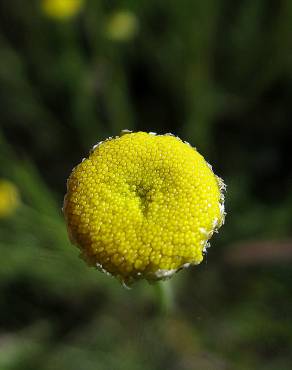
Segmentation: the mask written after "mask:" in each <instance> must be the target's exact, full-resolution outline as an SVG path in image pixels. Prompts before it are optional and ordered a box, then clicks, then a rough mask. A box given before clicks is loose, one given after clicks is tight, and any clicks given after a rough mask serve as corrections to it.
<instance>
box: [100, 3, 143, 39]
mask: <svg viewBox="0 0 292 370" xmlns="http://www.w3.org/2000/svg"><path fill="white" fill-rule="evenodd" d="M137 31H138V19H137V18H136V16H135V14H134V13H132V12H130V11H127V10H123V11H118V12H115V13H113V14H112V15H111V16H110V17H109V18H108V21H107V23H106V27H105V33H106V36H107V37H108V38H109V39H111V40H115V41H128V40H130V39H132V38H133V37H134V36H135V35H136V33H137Z"/></svg>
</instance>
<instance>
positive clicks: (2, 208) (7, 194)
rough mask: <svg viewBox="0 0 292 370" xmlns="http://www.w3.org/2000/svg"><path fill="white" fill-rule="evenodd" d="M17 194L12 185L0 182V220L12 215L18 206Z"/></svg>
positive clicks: (4, 181) (8, 182) (3, 181)
mask: <svg viewBox="0 0 292 370" xmlns="http://www.w3.org/2000/svg"><path fill="white" fill-rule="evenodd" d="M19 203H20V200H19V193H18V190H17V188H16V186H15V185H14V184H12V183H11V182H10V181H7V180H0V218H5V217H8V216H10V215H12V214H13V213H14V212H15V210H16V209H17V207H18V206H19Z"/></svg>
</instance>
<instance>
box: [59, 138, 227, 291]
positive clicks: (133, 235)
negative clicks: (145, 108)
mask: <svg viewBox="0 0 292 370" xmlns="http://www.w3.org/2000/svg"><path fill="white" fill-rule="evenodd" d="M223 190H224V184H223V181H222V180H221V179H220V178H218V177H217V176H216V175H214V173H213V171H212V169H211V166H210V165H209V164H208V163H207V162H206V161H205V159H204V158H203V157H202V156H201V155H200V154H199V153H198V152H197V150H196V149H194V148H193V147H191V146H190V145H189V144H188V143H185V142H183V141H181V140H180V139H179V138H177V137H175V136H173V135H171V134H166V135H156V134H154V133H145V132H136V133H132V132H129V131H123V132H122V135H121V136H117V137H114V138H109V139H107V140H106V141H104V142H101V143H99V144H97V145H96V146H95V147H94V148H93V149H92V151H91V153H90V155H89V157H88V158H87V159H84V160H83V161H82V163H80V164H79V165H78V166H77V167H75V168H74V169H73V171H72V174H71V175H70V177H69V179H68V182H67V194H66V196H65V200H64V215H65V219H66V223H67V228H68V232H69V236H70V239H71V241H72V242H73V243H75V244H77V245H78V246H79V248H80V250H81V256H82V257H83V258H84V259H85V260H86V261H87V262H88V264H90V265H92V266H96V267H98V268H99V269H100V270H102V271H104V272H107V273H109V274H112V275H114V276H116V277H117V278H118V279H119V280H121V281H123V282H124V283H126V284H129V283H131V282H133V281H135V280H137V279H140V278H145V279H147V280H159V279H166V278H168V277H170V276H171V275H173V274H174V273H175V272H176V271H178V270H179V269H181V268H184V267H188V266H189V265H196V264H199V263H200V262H201V261H202V259H203V254H204V252H205V251H206V248H207V247H208V240H209V239H210V237H211V236H212V234H213V232H214V231H216V230H217V229H218V228H219V227H220V226H221V225H222V224H223V221H224V215H225V213H224V196H223Z"/></svg>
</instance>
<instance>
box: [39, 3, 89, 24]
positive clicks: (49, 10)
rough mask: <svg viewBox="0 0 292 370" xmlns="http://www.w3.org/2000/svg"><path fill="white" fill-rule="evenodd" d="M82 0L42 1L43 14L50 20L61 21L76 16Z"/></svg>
mask: <svg viewBox="0 0 292 370" xmlns="http://www.w3.org/2000/svg"><path fill="white" fill-rule="evenodd" d="M83 4H84V0H42V4H41V5H42V10H43V12H44V13H45V14H46V15H47V16H48V17H51V18H55V19H59V20H63V19H68V18H71V17H74V16H75V15H76V14H78V13H79V12H80V10H81V8H82V6H83Z"/></svg>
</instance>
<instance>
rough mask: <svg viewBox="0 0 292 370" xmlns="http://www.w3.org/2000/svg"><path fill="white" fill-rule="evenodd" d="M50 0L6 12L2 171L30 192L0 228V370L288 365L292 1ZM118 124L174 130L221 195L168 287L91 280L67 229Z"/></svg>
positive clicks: (291, 343)
mask: <svg viewBox="0 0 292 370" xmlns="http://www.w3.org/2000/svg"><path fill="white" fill-rule="evenodd" d="M48 1H50V0H48ZM51 1H53V0H51ZM55 1H56V0H55ZM59 1H60V2H62V1H63V0H59ZM71 1H73V0H71ZM71 1H70V0H67V2H68V3H70V2H71ZM43 3H44V2H43V1H36V0H35V1H26V2H25V4H24V1H23V0H11V1H1V2H0V177H1V181H2V182H3V181H6V183H7V181H9V183H8V184H10V186H11V188H12V189H14V191H17V192H18V193H19V198H20V200H19V201H18V202H16V203H18V206H16V205H15V204H14V205H13V204H11V205H10V206H9V202H8V203H7V204H8V205H7V206H6V208H7V212H5V209H4V211H3V214H2V216H1V219H0V253H1V264H0V310H1V315H0V368H1V369H3V370H33V369H39V370H51V369H52V370H53V369H54V370H59V369H60V370H61V369H62V370H63V369H70V370H75V369H76V370H79V369H86V370H87V369H88V370H91V369H92V370H108V369H117V370H122V369H125V370H131V369H135V370H140V369H141V370H144V369H145V370H148V369H151V370H152V369H153V370H160V369H168V370H192V369H196V370H207V369H210V370H214V369H216V370H217V369H218V370H221V369H224V370H225V369H226V370H227V369H230V370H245V369H249V370H253V369H257V370H259V369H265V370H286V369H287V370H288V369H290V368H291V364H292V350H291V349H292V295H291V286H292V265H291V263H292V241H291V230H292V189H291V185H292V176H291V175H292V169H291V139H292V135H291V134H292V130H291V116H292V104H291V102H292V2H291V1H290V0H282V1H281V0H279V1H271V0H243V1H235V0H232V1H231V0H194V1H186V0H181V1H172V0H171V1H159V0H139V1H136V0H135V1H134V0H125V1H113V0H107V1H106V0H104V1H98V0H96V1H94V0H91V1H90V0H88V1H84V2H83V4H81V6H80V9H79V10H78V11H76V14H74V15H73V14H72V16H70V14H67V17H65V15H64V16H62V14H61V13H60V14H58V12H57V13H56V15H55V17H54V16H53V15H52V14H51V15H50V14H49V13H48V12H46V8H44V6H43ZM57 9H58V8H57ZM121 12H122V13H121ZM121 14H122V15H126V16H124V18H122V19H123V21H120V22H115V21H114V20H115V19H117V18H115V17H119V16H120V15H121ZM117 35H118V36H117ZM125 128H128V129H132V130H143V131H155V132H158V133H165V132H172V133H174V134H176V135H178V136H180V137H181V138H182V139H184V140H187V141H188V142H190V143H191V144H192V145H194V146H196V147H197V148H198V150H199V151H200V152H201V153H202V154H203V155H204V156H205V158H206V159H207V160H208V161H209V162H210V163H211V164H212V165H213V167H214V170H215V172H216V174H218V175H220V176H221V177H223V178H224V180H225V182H226V184H227V196H226V209H227V213H228V214H227V218H226V224H225V226H224V227H223V228H222V229H221V230H220V232H219V234H218V235H216V236H215V237H214V238H213V239H212V241H211V245H212V247H211V249H209V251H208V255H207V256H206V258H205V260H204V262H203V263H202V264H201V265H199V266H198V267H194V268H190V269H188V270H186V271H183V272H180V273H179V274H177V275H176V276H174V277H173V278H172V279H171V281H169V282H168V283H165V285H164V290H161V288H160V287H159V286H155V285H154V286H152V285H148V284H147V283H144V282H140V283H137V284H136V285H134V286H133V288H132V289H131V290H125V289H124V288H122V287H121V286H120V285H119V283H118V282H117V281H116V280H114V279H111V278H110V277H107V276H104V275H102V274H101V273H100V272H98V271H95V270H93V269H90V268H89V267H87V266H86V265H85V264H84V262H83V261H81V260H80V259H79V258H78V251H77V249H76V248H75V247H72V246H71V245H70V243H69V242H68V238H67V233H66V230H65V226H64V220H63V217H62V212H61V207H62V199H63V196H64V193H65V191H66V188H65V184H66V178H67V177H68V176H69V174H70V171H71V169H72V168H73V166H74V165H76V164H77V163H78V162H79V161H80V160H81V159H82V157H84V156H86V155H87V154H88V151H89V149H90V148H91V147H92V145H94V144H95V143H97V142H98V141H100V140H103V139H104V138H106V137H108V136H111V135H117V134H119V132H120V130H121V129H125ZM8 187H9V186H8ZM15 189H17V190H15ZM6 193H7V192H5V191H2V193H1V191H0V202H1V197H2V198H3V199H4V198H5V197H7V194H6ZM5 199H6V198H5ZM2 202H4V201H3V200H2ZM14 203H15V202H14ZM3 204H4V203H3ZM5 204H6V203H5ZM4 208H5V207H4ZM8 213H10V214H8ZM0 215H1V213H0Z"/></svg>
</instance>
